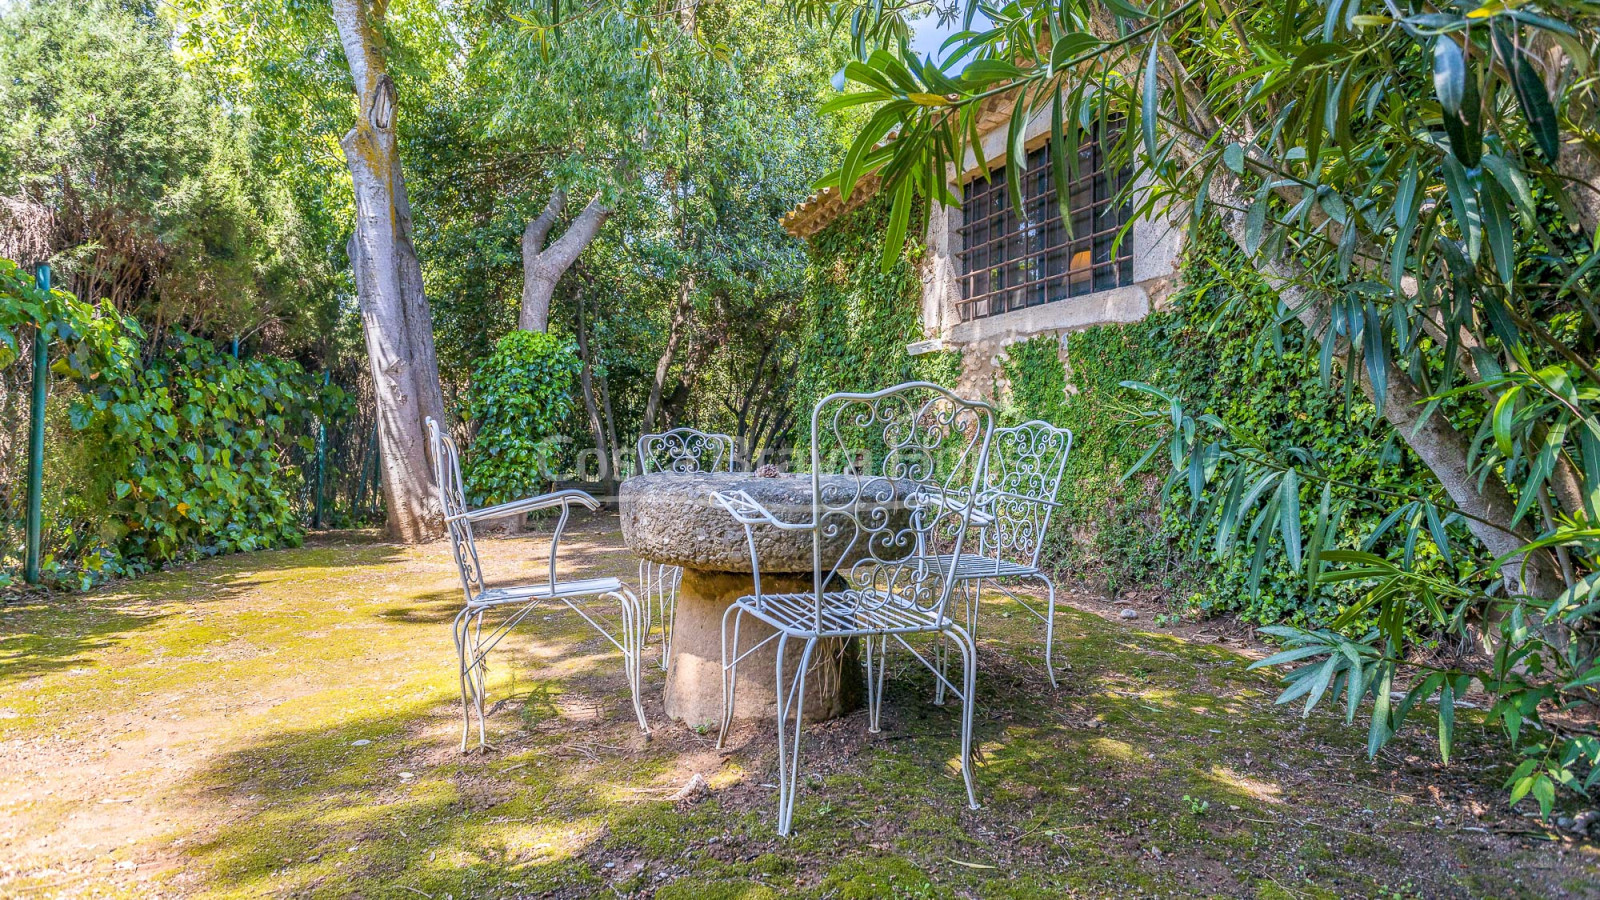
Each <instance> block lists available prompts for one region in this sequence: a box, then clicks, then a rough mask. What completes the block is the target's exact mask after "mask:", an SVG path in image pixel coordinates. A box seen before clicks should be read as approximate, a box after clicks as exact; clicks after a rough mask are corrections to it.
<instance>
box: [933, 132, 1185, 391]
mask: <svg viewBox="0 0 1600 900" xmlns="http://www.w3.org/2000/svg"><path fill="white" fill-rule="evenodd" d="M1049 129H1050V119H1049V114H1048V111H1046V112H1043V113H1041V114H1040V115H1038V116H1036V117H1035V118H1034V119H1033V121H1031V122H1029V123H1028V126H1027V129H1026V131H1025V133H1024V134H1025V137H1024V140H1025V142H1026V143H1027V144H1028V145H1029V148H1030V149H1031V148H1032V147H1034V146H1037V145H1038V144H1040V143H1043V142H1044V141H1045V140H1048V138H1049ZM982 144H983V152H984V154H985V156H986V157H987V159H988V160H989V165H990V166H991V167H992V166H996V165H1000V164H1002V163H1003V162H1004V158H1005V145H1006V128H1005V127H1003V126H999V127H993V128H991V129H990V130H989V131H988V132H987V133H986V134H985V135H984V136H983V138H982ZM965 163H966V165H965V166H964V171H963V172H962V173H961V174H960V175H959V176H958V177H957V178H956V179H954V180H953V181H952V182H951V191H952V193H954V194H955V195H956V196H958V197H959V196H961V188H962V185H964V184H965V183H966V182H967V181H969V180H971V179H972V178H977V177H982V176H981V175H980V174H979V170H978V168H977V161H976V157H975V156H973V155H972V153H971V152H970V151H969V153H968V157H967V159H966V160H965ZM1139 189H1140V183H1139V182H1135V191H1138V190H1139ZM1138 205H1139V204H1138V203H1137V201H1136V202H1135V206H1138ZM961 225H962V213H961V208H960V207H936V208H935V209H934V210H933V214H932V215H931V216H930V217H929V222H928V231H927V234H926V235H925V238H924V240H925V246H926V247H927V253H926V255H925V256H924V258H923V260H922V263H921V272H920V273H919V275H920V277H921V279H922V284H923V290H922V329H923V339H922V340H920V341H917V342H915V343H912V344H910V345H909V346H908V347H907V350H908V351H909V352H910V353H912V354H913V355H917V354H921V353H931V352H934V351H938V350H960V351H962V360H963V362H962V376H961V382H960V384H959V386H958V389H959V390H961V391H963V392H964V393H968V394H970V395H978V396H984V397H989V398H991V399H994V398H998V396H1000V395H1001V394H1003V393H1004V391H1005V389H1006V386H1005V384H1004V377H1003V375H1002V373H1001V369H1000V365H1001V363H1002V362H1003V360H1004V358H1005V348H1006V346H1007V345H1009V344H1012V343H1014V342H1016V341H1024V340H1028V339H1029V338H1034V337H1038V336H1040V335H1045V334H1054V335H1058V336H1059V337H1060V338H1061V341H1062V360H1063V364H1065V360H1066V340H1067V335H1068V334H1070V333H1071V332H1073V331H1080V330H1082V329H1085V328H1089V327H1092V326H1095V325H1106V324H1114V323H1125V322H1136V321H1138V320H1139V319H1142V318H1144V317H1145V316H1146V315H1147V314H1148V313H1149V312H1150V311H1151V309H1152V308H1158V307H1159V306H1160V305H1161V303H1162V302H1163V301H1164V300H1165V298H1166V297H1167V296H1168V295H1169V294H1170V293H1171V291H1172V290H1173V288H1174V287H1175V286H1176V285H1175V282H1176V275H1177V267H1178V256H1179V253H1180V251H1181V249H1182V242H1183V231H1184V227H1183V223H1182V222H1181V221H1179V222H1171V221H1169V220H1168V219H1167V217H1166V216H1161V215H1158V216H1156V217H1154V218H1140V219H1137V220H1135V221H1134V224H1133V230H1132V232H1131V234H1130V235H1129V240H1131V242H1132V248H1131V252H1132V255H1133V283H1132V284H1129V285H1125V286H1122V287H1117V288H1112V289H1110V290H1105V291H1097V292H1094V293H1091V294H1084V295H1082V296H1078V297H1071V298H1068V299H1065V300H1057V301H1054V302H1051V303H1045V304H1041V305H1039V306H1033V307H1029V308H1027V309H1019V310H1013V311H1011V312H1007V313H1001V314H999V315H995V316H989V317H986V318H982V319H974V320H972V321H969V322H962V321H961V317H960V312H959V306H958V304H959V303H960V301H961V289H960V285H959V283H958V282H957V280H956V276H957V266H958V261H957V258H956V254H957V251H958V250H959V249H960V241H961V235H960V231H959V229H960V228H961ZM1069 383H1070V381H1069Z"/></svg>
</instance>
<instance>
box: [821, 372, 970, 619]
mask: <svg viewBox="0 0 1600 900" xmlns="http://www.w3.org/2000/svg"><path fill="white" fill-rule="evenodd" d="M992 426H993V414H992V412H991V410H990V409H989V407H988V406H987V405H985V404H981V403H976V402H973V401H969V400H965V399H962V398H961V397H958V396H956V395H955V394H953V393H951V392H949V391H947V390H945V389H944V388H942V387H939V386H937V385H930V384H922V383H915V382H914V383H911V384H908V385H902V386H899V387H897V388H894V389H891V392H887V393H882V392H880V393H876V394H836V395H833V396H831V397H827V398H825V399H824V400H823V401H822V402H821V403H819V404H818V406H817V408H816V410H815V412H814V414H813V417H812V446H811V470H812V472H813V473H814V474H813V487H814V491H813V495H812V496H813V515H814V518H813V521H815V522H816V523H817V525H818V527H817V534H816V538H815V540H816V546H817V550H818V552H817V556H818V559H817V567H816V572H815V579H816V582H815V588H816V591H817V593H818V594H819V595H821V594H823V593H825V592H827V591H828V590H829V588H830V585H836V584H843V585H845V586H847V589H848V590H850V591H851V592H852V593H856V594H857V595H858V596H859V602H860V603H862V604H866V605H869V606H870V605H882V604H891V605H903V606H907V607H910V608H914V609H917V610H921V611H924V612H926V613H929V614H932V615H934V616H943V615H944V612H945V606H946V604H947V603H948V601H949V596H950V586H951V578H950V574H951V573H950V571H949V566H950V565H953V560H954V557H953V556H952V557H951V560H950V562H949V563H948V564H946V565H945V566H940V565H929V564H928V563H927V562H926V561H925V560H926V558H927V557H928V556H930V554H933V553H936V552H937V550H938V549H943V551H944V553H945V554H950V553H952V552H953V550H954V548H955V547H957V546H959V545H960V544H961V543H962V541H963V538H964V535H965V533H966V529H967V526H968V520H969V510H970V507H971V504H970V502H969V501H970V498H971V497H972V495H973V493H974V491H975V489H976V488H977V480H978V475H979V473H980V472H981V471H982V461H983V456H984V453H985V452H986V450H987V444H988V441H989V435H990V432H991V431H992ZM830 475H837V476H844V477H842V478H827V477H826V476H830Z"/></svg>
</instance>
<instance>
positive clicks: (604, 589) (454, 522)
mask: <svg viewBox="0 0 1600 900" xmlns="http://www.w3.org/2000/svg"><path fill="white" fill-rule="evenodd" d="M426 421H427V426H428V442H429V446H430V449H431V450H432V452H433V474H434V478H435V479H436V484H437V485H438V490H439V502H440V505H441V507H442V508H443V511H444V522H445V528H446V530H447V531H448V533H449V538H450V552H451V553H452V554H453V555H454V556H455V561H456V568H457V569H458V570H459V572H460V574H461V589H462V591H463V593H464V594H465V595H466V604H465V605H464V606H463V607H462V608H461V612H459V613H457V614H456V618H455V624H454V626H453V630H454V634H455V642H456V655H457V658H458V659H459V661H460V664H461V668H460V676H461V716H462V723H461V752H463V753H465V752H467V737H468V735H469V734H470V732H471V730H472V716H473V713H476V714H477V716H478V747H479V749H487V748H488V747H489V743H488V739H487V737H486V736H485V734H484V722H483V720H484V697H485V694H486V692H487V687H488V684H487V682H488V673H489V665H488V656H489V651H491V650H493V649H494V647H495V645H496V644H498V643H500V640H501V639H502V638H504V637H505V636H506V635H507V634H509V633H510V632H511V629H513V628H515V627H516V626H517V624H518V623H520V622H521V621H522V620H523V619H524V618H526V617H527V616H528V614H529V613H531V612H533V611H534V610H535V609H536V608H538V607H539V606H540V604H543V603H546V602H550V603H554V602H560V603H564V604H566V605H567V606H568V607H570V608H571V609H572V611H573V612H576V613H577V614H578V615H580V616H582V617H583V619H584V621H586V622H588V623H589V624H590V625H591V626H593V627H594V629H595V630H596V631H598V632H600V634H601V635H602V636H604V637H605V639H606V640H608V641H610V642H611V643H612V645H613V646H615V647H616V648H617V649H618V650H620V651H621V652H622V662H623V671H624V673H625V674H626V676H627V679H628V689H629V690H630V691H631V692H632V694H633V711H634V714H635V715H636V716H638V718H639V728H640V730H641V731H643V732H644V733H645V734H649V733H650V726H649V724H648V723H646V722H645V718H644V704H643V703H642V702H641V700H640V693H641V690H642V688H643V678H642V676H643V665H642V663H641V658H642V655H641V653H642V650H643V647H644V638H645V632H646V629H647V627H648V624H649V622H648V616H649V613H648V612H647V611H646V610H644V609H643V608H642V607H641V605H640V603H639V601H638V599H637V598H636V597H635V596H634V595H633V592H632V591H630V590H628V588H627V587H626V586H624V585H623V583H622V581H621V580H620V579H617V578H584V579H578V580H573V581H560V580H558V579H557V578H556V557H557V554H558V551H559V548H560V546H561V532H562V530H563V529H564V528H566V525H567V517H568V515H569V514H570V513H571V512H572V506H573V505H574V504H576V505H578V506H582V507H585V508H587V509H591V510H592V509H598V508H599V506H600V502H599V501H598V500H596V499H595V498H593V497H591V496H589V495H588V494H587V493H584V492H583V491H580V490H570V489H569V490H564V491H556V492H554V493H551V494H544V495H541V496H538V497H529V498H528V499H526V500H515V501H512V502H510V503H502V504H500V505H498V506H490V507H486V508H484V509H469V508H468V507H467V501H466V493H465V491H464V490H463V487H462V481H461V459H460V454H459V453H458V452H457V451H456V444H455V441H454V440H452V439H451V438H450V436H449V435H448V434H445V433H444V432H443V430H442V429H440V427H439V423H437V422H435V421H434V420H433V418H432V417H429V418H428V419H427V420H426ZM557 507H559V508H560V509H561V517H560V519H558V520H557V521H556V529H555V532H554V533H553V534H552V535H551V536H550V571H549V577H548V578H546V579H544V580H541V581H538V582H535V583H532V584H523V585H511V586H505V587H489V586H488V585H487V584H486V583H485V581H484V577H483V567H482V565H481V564H480V563H479V561H478V547H477V544H475V543H474V542H473V539H472V523H474V522H481V521H486V520H494V519H500V518H504V517H506V516H509V515H516V514H521V513H529V512H533V511H534V510H540V509H555V508H557ZM608 599H609V600H610V601H612V602H615V603H616V604H617V606H618V607H619V614H620V616H621V621H620V622H610V621H608V619H607V618H606V617H605V616H604V615H602V614H600V613H598V612H595V613H592V614H591V612H590V611H589V610H586V609H584V608H583V606H582V605H580V601H586V600H591V601H592V600H608ZM501 609H504V610H507V611H508V613H507V616H506V618H505V619H503V620H501V621H500V622H499V623H498V624H496V625H493V626H492V627H491V628H490V629H489V633H488V634H487V635H485V634H484V628H483V625H484V621H483V620H484V616H485V615H486V614H488V613H490V612H493V611H496V610H501Z"/></svg>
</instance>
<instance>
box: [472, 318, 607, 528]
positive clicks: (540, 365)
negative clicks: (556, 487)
mask: <svg viewBox="0 0 1600 900" xmlns="http://www.w3.org/2000/svg"><path fill="white" fill-rule="evenodd" d="M579 368H580V364H579V362H578V355H577V352H576V351H575V350H574V349H573V347H572V345H571V344H570V343H568V342H567V341H565V340H563V339H562V338H558V337H556V336H555V335H551V334H542V333H539V332H532V331H513V332H511V333H509V334H507V335H506V336H505V337H503V338H501V339H500V340H499V341H498V342H497V343H496V344H495V347H494V352H493V353H491V354H489V357H488V358H487V359H485V360H484V361H483V362H482V363H481V364H480V365H479V366H478V368H477V370H476V371H474V372H473V376H472V393H471V395H470V397H469V399H468V403H467V418H468V419H469V420H470V421H471V422H472V424H473V427H474V428H475V429H476V430H477V433H476V434H475V435H474V437H473V441H472V452H471V453H470V454H469V455H468V457H467V465H466V481H467V495H468V500H469V502H471V503H472V504H473V505H475V506H489V505H493V504H496V503H505V502H507V501H510V500H519V499H521V498H523V497H530V496H533V495H534V494H538V493H541V492H543V491H544V490H545V488H546V487H547V486H548V485H549V483H550V480H551V472H552V469H553V463H555V462H556V460H557V453H558V451H559V449H560V446H559V443H558V442H557V441H556V440H554V439H555V438H557V437H558V436H559V435H560V434H561V433H562V426H564V425H565V424H566V421H567V418H568V417H569V416H570V414H571V411H572V395H573V388H574V387H575V386H576V383H577V379H578V369H579Z"/></svg>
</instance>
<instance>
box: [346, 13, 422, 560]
mask: <svg viewBox="0 0 1600 900" xmlns="http://www.w3.org/2000/svg"><path fill="white" fill-rule="evenodd" d="M333 19H334V23H335V24H336V25H337V26H338V28H339V40H340V42H341V43H342V44H343V45H344V52H345V58H346V60H347V61H348V62H349V65H350V76H351V78H352V79H353V80H354V82H355V88H356V93H357V95H358V96H359V97H360V100H361V104H360V115H359V117H358V118H357V120H356V124H355V127H354V128H352V129H351V130H350V133H349V134H347V135H345V137H344V140H343V141H342V142H341V145H342V146H343V148H344V155H345V162H346V163H347V164H348V166H349V168H350V179H351V182H352V184H353V186H354V188H355V207H356V227H355V233H354V234H352V235H351V237H350V244H349V250H350V263H351V265H352V266H353V267H354V268H355V278H356V298H357V301H358V302H359V304H360V307H361V324H362V331H363V332H364V334H365V335H366V344H367V359H368V363H369V365H370V366H371V370H372V389H373V396H374V398H375V401H376V404H377V417H378V448H379V450H378V459H379V466H380V470H381V472H382V483H383V499H384V503H385V505H386V506H387V508H388V531H389V536H390V537H391V538H393V539H395V540H399V541H405V542H408V543H411V542H417V541H425V540H429V539H431V538H433V537H435V536H437V535H438V534H439V533H440V531H441V530H442V524H443V523H442V520H441V519H440V515H439V505H438V501H437V498H436V495H435V493H434V487H433V475H432V467H431V466H430V464H429V459H428V451H427V438H426V434H425V431H424V428H423V419H424V418H425V417H427V416H432V417H433V418H435V419H438V420H440V421H443V420H444V397H443V395H442V393H441V392H440V389H439V363H438V360H437V358H436V357H435V355H434V348H433V316H432V314H431V313H430V312H429V310H428V300H427V298H426V297H425V296H424V294H423V290H422V267H421V266H420V265H419V264H418V262H417V252H416V248H415V247H413V246H412V243H411V206H410V203H409V201H408V200H407V197H406V186H405V179H404V178H403V177H402V175H401V173H400V154H399V148H398V146H397V144H396V140H395V88H394V81H393V80H392V79H390V78H389V76H388V74H387V73H386V72H385V71H384V59H383V47H382V42H381V38H379V37H378V34H377V30H376V27H375V25H376V23H374V22H373V21H372V19H371V17H370V16H369V13H368V9H367V4H366V2H365V0H333Z"/></svg>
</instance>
